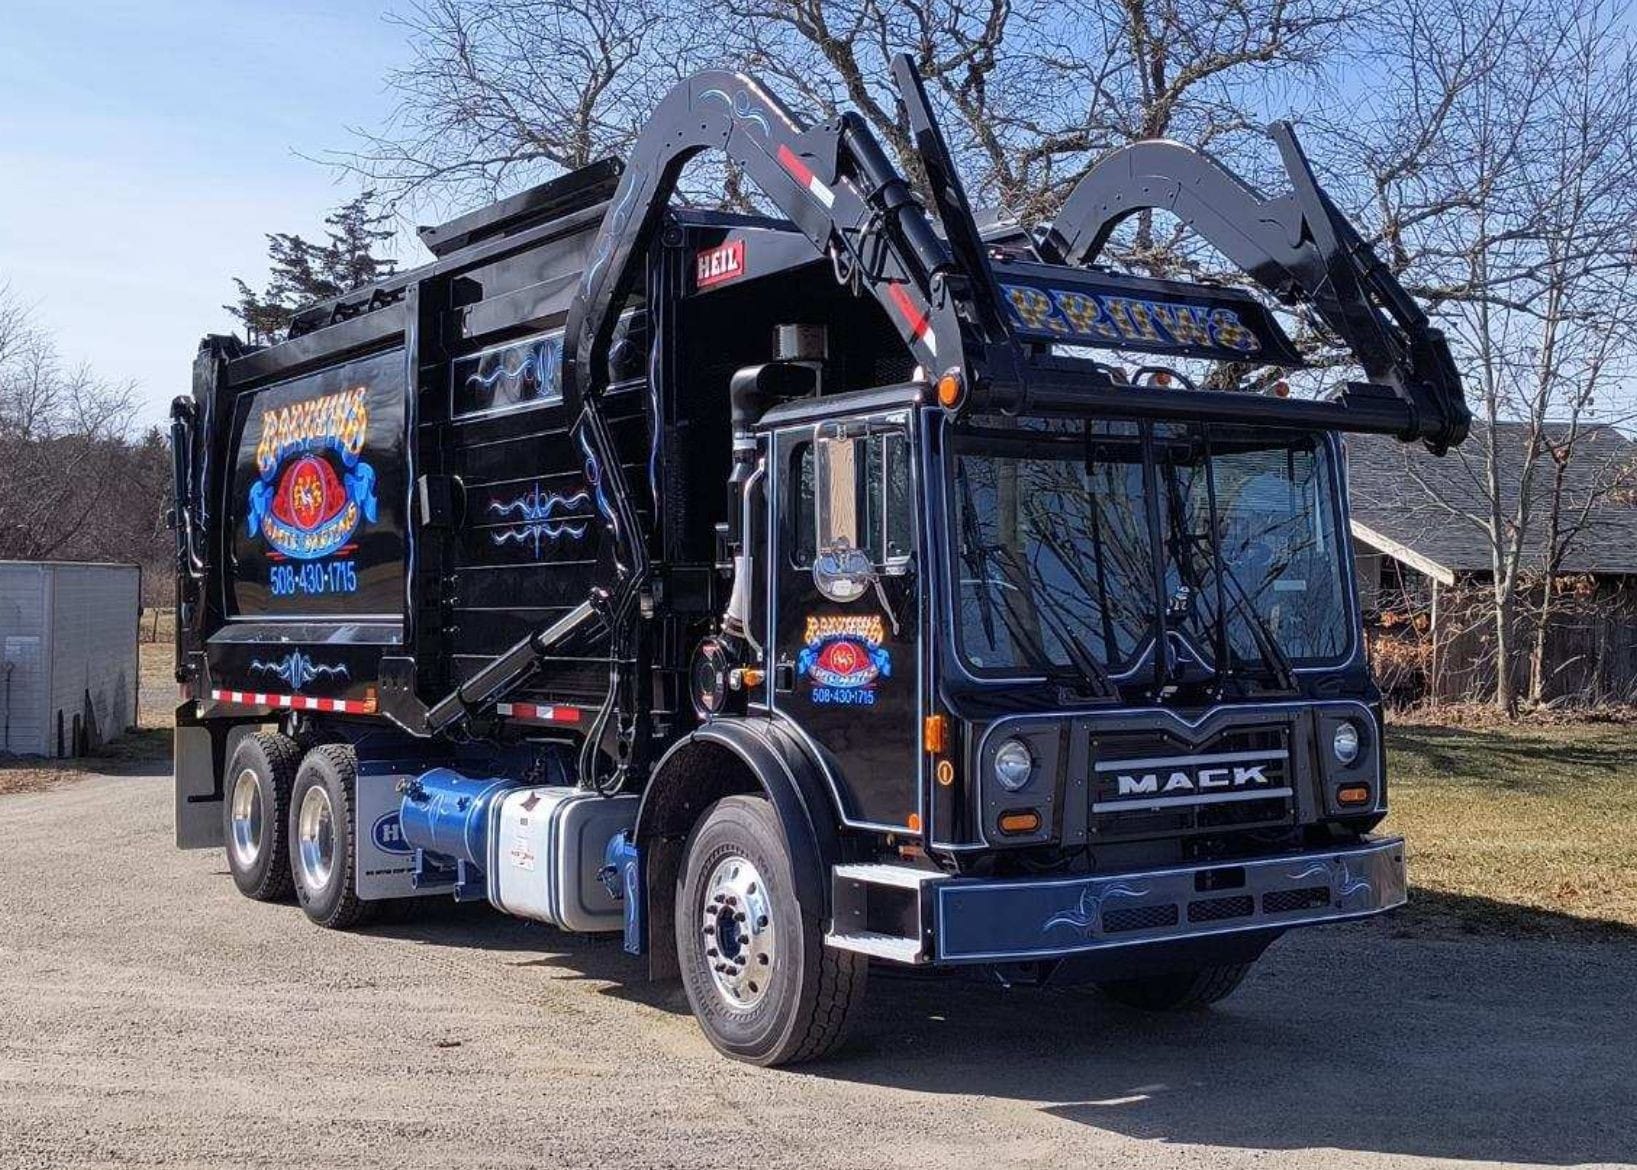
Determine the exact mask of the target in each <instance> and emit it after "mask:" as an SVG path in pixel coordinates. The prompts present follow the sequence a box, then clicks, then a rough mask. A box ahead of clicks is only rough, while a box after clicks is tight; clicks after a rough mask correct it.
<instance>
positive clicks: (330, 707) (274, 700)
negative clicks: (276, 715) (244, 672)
mask: <svg viewBox="0 0 1637 1170" xmlns="http://www.w3.org/2000/svg"><path fill="white" fill-rule="evenodd" d="M210 697H211V698H212V699H213V700H215V701H216V702H218V703H230V704H232V705H233V706H235V707H288V708H290V709H291V710H295V711H330V712H334V713H337V714H341V715H373V714H375V700H374V699H320V698H315V697H314V696H312V695H275V694H270V693H268V692H265V691H223V690H212V691H211V692H210Z"/></svg>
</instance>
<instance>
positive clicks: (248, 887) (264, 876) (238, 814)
mask: <svg viewBox="0 0 1637 1170" xmlns="http://www.w3.org/2000/svg"><path fill="white" fill-rule="evenodd" d="M300 763H301V749H300V748H298V747H297V746H296V742H295V740H293V739H291V738H290V737H289V736H287V735H280V734H279V733H278V732H276V731H260V732H257V733H256V734H255V735H247V736H245V738H243V739H242V740H240V741H239V746H238V747H237V748H235V749H234V751H233V759H232V761H231V762H230V763H229V764H228V766H227V776H226V778H225V779H224V781H223V792H222V841H223V842H224V843H225V844H226V846H227V868H228V872H229V873H231V874H232V875H233V884H234V885H236V886H238V887H239V892H240V893H241V894H243V895H244V896H245V897H247V898H252V899H254V900H255V901H257V902H281V901H284V900H285V899H287V898H289V896H290V890H291V885H290V852H289V837H288V836H287V830H288V825H287V822H288V820H289V812H290V789H291V787H292V786H293V785H294V783H295V777H296V769H297V767H298V766H299V765H300Z"/></svg>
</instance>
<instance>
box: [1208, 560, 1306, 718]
mask: <svg viewBox="0 0 1637 1170" xmlns="http://www.w3.org/2000/svg"><path fill="white" fill-rule="evenodd" d="M1217 569H1218V570H1219V571H1220V572H1221V574H1222V577H1221V579H1222V580H1223V581H1225V582H1227V584H1228V589H1227V592H1228V593H1229V594H1231V595H1232V597H1233V602H1234V605H1235V608H1237V609H1238V611H1239V613H1240V614H1241V615H1242V616H1243V617H1244V618H1245V620H1246V622H1247V623H1248V624H1249V626H1250V633H1251V640H1252V641H1253V642H1255V643H1256V648H1257V649H1258V650H1260V651H1261V653H1262V657H1263V659H1264V660H1265V661H1266V662H1267V664H1268V666H1269V667H1270V668H1271V669H1272V671H1273V677H1274V680H1275V682H1276V683H1277V684H1278V686H1279V687H1280V689H1282V690H1287V691H1293V690H1295V689H1296V668H1295V666H1293V665H1292V664H1291V661H1290V657H1289V656H1288V655H1287V654H1286V653H1285V652H1284V650H1283V649H1281V648H1280V646H1279V639H1278V638H1276V637H1274V634H1273V631H1272V630H1271V629H1269V628H1268V624H1267V622H1266V620H1264V619H1263V617H1262V615H1261V613H1260V612H1259V611H1258V610H1257V608H1256V603H1255V602H1253V601H1252V600H1251V597H1250V593H1249V591H1248V590H1247V589H1246V588H1245V586H1244V584H1243V583H1242V582H1241V581H1240V580H1239V578H1238V577H1237V576H1236V575H1235V574H1234V571H1233V570H1232V569H1230V568H1228V566H1227V564H1226V563H1225V562H1224V561H1223V560H1222V559H1221V557H1218V558H1217ZM1228 652H1229V653H1230V654H1232V652H1233V651H1232V648H1231V647H1230V648H1229V651H1228Z"/></svg>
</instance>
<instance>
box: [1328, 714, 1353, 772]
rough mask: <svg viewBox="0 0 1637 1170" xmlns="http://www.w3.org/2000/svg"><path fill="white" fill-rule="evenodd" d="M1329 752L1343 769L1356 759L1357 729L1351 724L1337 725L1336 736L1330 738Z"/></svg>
mask: <svg viewBox="0 0 1637 1170" xmlns="http://www.w3.org/2000/svg"><path fill="white" fill-rule="evenodd" d="M1330 750H1331V751H1332V752H1334V753H1335V756H1336V762H1337V763H1338V764H1340V765H1341V766H1342V767H1344V768H1345V767H1347V766H1348V765H1350V764H1351V763H1352V762H1353V761H1354V760H1356V759H1358V728H1356V727H1354V726H1353V725H1352V724H1351V723H1340V724H1337V725H1336V734H1335V735H1333V736H1331V738H1330Z"/></svg>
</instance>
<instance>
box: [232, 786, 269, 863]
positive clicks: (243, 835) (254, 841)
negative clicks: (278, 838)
mask: <svg viewBox="0 0 1637 1170" xmlns="http://www.w3.org/2000/svg"><path fill="white" fill-rule="evenodd" d="M232 800H233V804H232V811H231V816H232V823H233V834H232V840H231V841H229V842H228V848H230V849H231V850H233V860H234V861H236V862H238V863H239V868H240V869H241V870H248V869H250V868H251V867H252V866H254V865H255V864H256V859H257V858H258V857H260V856H261V817H262V810H261V785H259V784H257V783H256V773H255V771H254V770H253V769H251V768H246V769H244V770H243V771H242V772H240V773H239V774H238V776H236V777H235V778H234V780H233V797H232Z"/></svg>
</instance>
